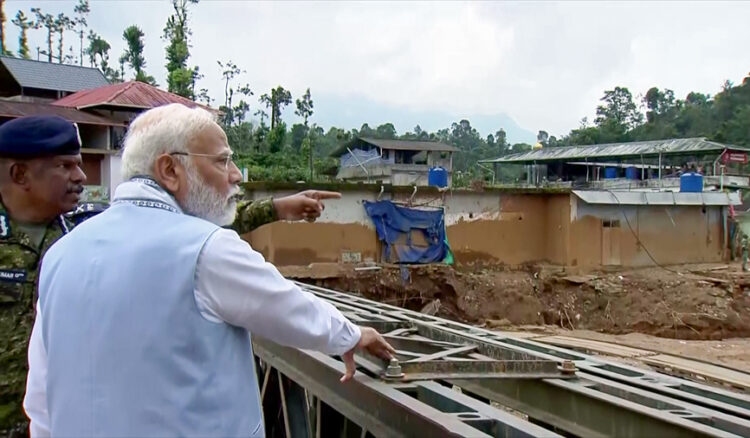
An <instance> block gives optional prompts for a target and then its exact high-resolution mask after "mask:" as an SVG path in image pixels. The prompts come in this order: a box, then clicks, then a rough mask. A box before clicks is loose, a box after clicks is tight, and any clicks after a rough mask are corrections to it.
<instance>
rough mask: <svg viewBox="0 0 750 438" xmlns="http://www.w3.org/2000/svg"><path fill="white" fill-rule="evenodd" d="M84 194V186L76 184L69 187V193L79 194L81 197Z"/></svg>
mask: <svg viewBox="0 0 750 438" xmlns="http://www.w3.org/2000/svg"><path fill="white" fill-rule="evenodd" d="M82 192H83V185H81V184H76V185H74V186H69V187H68V193H77V194H79V195H80V194H81V193H82Z"/></svg>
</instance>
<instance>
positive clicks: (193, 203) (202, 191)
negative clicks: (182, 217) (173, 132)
mask: <svg viewBox="0 0 750 438" xmlns="http://www.w3.org/2000/svg"><path fill="white" fill-rule="evenodd" d="M186 170H187V175H188V180H187V189H188V193H187V199H186V200H185V206H184V208H183V209H184V210H185V212H186V213H188V214H190V215H193V216H196V217H199V218H201V219H205V220H207V221H209V222H212V223H214V224H216V225H218V226H220V227H223V226H226V225H230V224H231V223H232V222H234V217H235V215H236V214H237V200H236V199H235V196H236V195H237V194H238V193H239V192H240V188H239V187H238V186H233V187H232V189H231V190H230V191H229V193H227V194H226V195H224V194H221V193H219V191H218V190H216V189H215V188H213V187H211V186H209V185H208V184H206V183H205V182H204V181H203V180H202V179H201V178H200V176H198V172H197V171H196V170H195V168H194V167H193V166H192V165H189V166H188V167H187V169H186Z"/></svg>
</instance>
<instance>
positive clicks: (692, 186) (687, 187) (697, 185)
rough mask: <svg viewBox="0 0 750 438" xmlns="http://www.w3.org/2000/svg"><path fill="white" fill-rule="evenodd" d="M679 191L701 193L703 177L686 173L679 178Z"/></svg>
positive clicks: (694, 173) (695, 173) (693, 173)
mask: <svg viewBox="0 0 750 438" xmlns="http://www.w3.org/2000/svg"><path fill="white" fill-rule="evenodd" d="M680 191H681V192H693V193H697V192H702V191H703V175H701V174H700V173H697V172H687V173H683V174H682V176H680Z"/></svg>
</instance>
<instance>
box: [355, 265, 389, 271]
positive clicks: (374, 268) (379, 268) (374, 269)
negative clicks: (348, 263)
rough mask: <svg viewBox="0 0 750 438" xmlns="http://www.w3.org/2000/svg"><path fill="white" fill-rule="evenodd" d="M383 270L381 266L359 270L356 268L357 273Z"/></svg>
mask: <svg viewBox="0 0 750 438" xmlns="http://www.w3.org/2000/svg"><path fill="white" fill-rule="evenodd" d="M381 269H383V268H382V267H380V266H361V267H359V268H354V270H355V271H379V270H381Z"/></svg>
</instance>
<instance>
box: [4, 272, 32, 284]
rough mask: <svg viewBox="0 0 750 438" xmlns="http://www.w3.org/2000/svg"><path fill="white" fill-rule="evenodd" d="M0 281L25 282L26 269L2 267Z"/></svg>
mask: <svg viewBox="0 0 750 438" xmlns="http://www.w3.org/2000/svg"><path fill="white" fill-rule="evenodd" d="M0 281H11V282H14V283H23V282H25V281H26V271H25V270H23V269H0Z"/></svg>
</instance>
